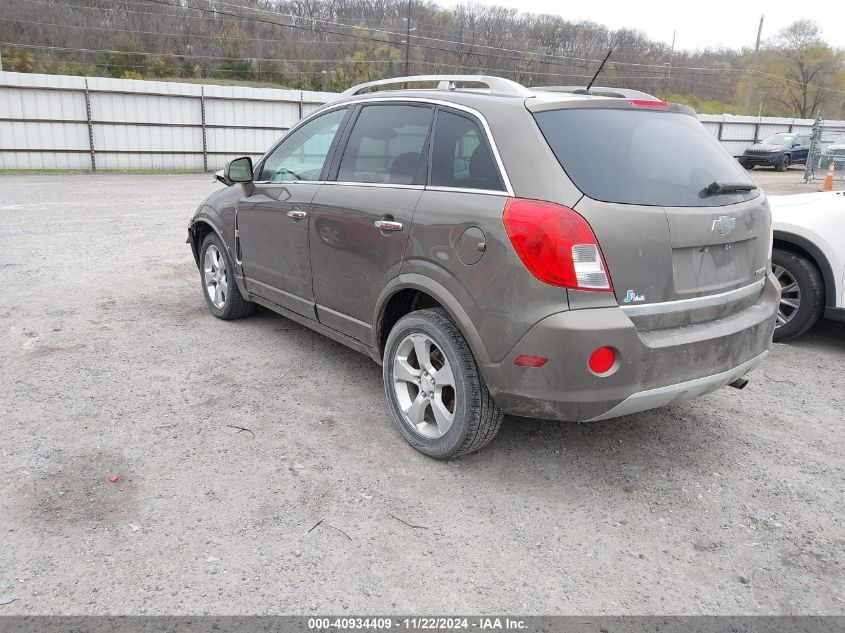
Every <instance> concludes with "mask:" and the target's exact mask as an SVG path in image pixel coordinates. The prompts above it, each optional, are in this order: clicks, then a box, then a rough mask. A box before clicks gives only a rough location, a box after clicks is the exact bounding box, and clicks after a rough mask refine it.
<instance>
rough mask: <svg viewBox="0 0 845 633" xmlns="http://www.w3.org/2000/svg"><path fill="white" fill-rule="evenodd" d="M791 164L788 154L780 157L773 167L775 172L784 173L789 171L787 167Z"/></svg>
mask: <svg viewBox="0 0 845 633" xmlns="http://www.w3.org/2000/svg"><path fill="white" fill-rule="evenodd" d="M791 164H792V159H791V158H790V157H789V154H784V155H783V156H781V159H780V160H779V161H778V162H777V164H776V165H775V171H786V170H787V169H789V166H790V165H791Z"/></svg>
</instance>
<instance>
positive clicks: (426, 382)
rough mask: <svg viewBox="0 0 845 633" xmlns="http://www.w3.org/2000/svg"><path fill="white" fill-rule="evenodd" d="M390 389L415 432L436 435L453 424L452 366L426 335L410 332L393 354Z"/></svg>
mask: <svg viewBox="0 0 845 633" xmlns="http://www.w3.org/2000/svg"><path fill="white" fill-rule="evenodd" d="M393 389H394V391H395V393H396V399H397V403H398V405H399V410H400V411H401V412H402V418H403V420H404V421H405V423H406V424H407V425H408V426H409V427H410V428H411V429H412V430H413V431H414V432H415V433H417V434H418V435H421V436H422V437H426V438H438V437H442V436H443V435H445V434H446V433H447V432H448V431H449V429H450V428H451V427H452V422H453V421H454V418H455V405H456V401H457V396H458V394H457V390H456V388H455V377H454V374H453V373H452V367H451V365H450V364H449V361H448V359H447V358H446V355H445V354H444V353H443V351H442V350H441V348H440V346H439V345H438V344H437V343H436V342H435V341H434V340H433V339H431V338H430V337H429V336H427V335H425V334H421V333H414V334H409V335H408V336H406V337H405V338H404V339H402V341H401V342H400V343H399V345H398V346H397V348H396V354H395V356H394V358H393Z"/></svg>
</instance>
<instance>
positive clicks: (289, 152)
mask: <svg viewBox="0 0 845 633" xmlns="http://www.w3.org/2000/svg"><path fill="white" fill-rule="evenodd" d="M345 115H346V108H341V109H339V110H332V111H331V112H327V113H326V114H323V115H321V116H318V117H317V118H316V119H314V120H313V121H309V122H308V123H306V124H305V125H303V126H302V127H300V128H299V129H297V130H296V131H294V132H293V133H292V134H290V135H289V136H287V137H285V139H284V140H283V141H282V143H281V144H280V145H279V146H278V147H277V148H276V149H274V150H273V152H272V153H271V154H270V156H268V157H267V160H265V161H264V165H263V166H262V168H261V175H260V177H259V180H270V181H273V182H283V181H290V180H319V179H320V172H321V171H322V170H323V163H325V162H326V155H327V154H328V153H329V148H331V145H332V141H333V140H334V136H335V134H336V133H337V128H338V127H339V126H340V122H341V121H343V117H344V116H345Z"/></svg>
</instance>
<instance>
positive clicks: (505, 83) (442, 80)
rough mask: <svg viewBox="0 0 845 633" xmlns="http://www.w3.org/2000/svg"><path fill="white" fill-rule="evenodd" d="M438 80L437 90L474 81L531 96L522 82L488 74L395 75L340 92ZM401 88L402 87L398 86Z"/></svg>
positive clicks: (496, 91)
mask: <svg viewBox="0 0 845 633" xmlns="http://www.w3.org/2000/svg"><path fill="white" fill-rule="evenodd" d="M434 82H437V88H436V89H437V90H459V88H458V84H464V83H474V84H484V85H486V86H487V88H488V89H489V90H490V94H495V95H501V96H506V97H530V96H531V94H532V93H531V91H530V90H528V88H526V87H525V86H523V85H522V84H518V83H516V82H515V81H511V80H510V79H503V78H502V77H490V76H488V75H416V76H411V77H395V78H393V79H379V80H378V81H369V82H367V83H364V84H358V85H357V86H352V87H351V88H350V89H349V90H346V91H344V92H342V93H341V94H340V97H354V96H355V95H357V94H360V93H361V92H362V91H364V90H366V89H367V88H373V87H375V86H390V85H394V84H408V83H434ZM396 89H397V90H401V88H396Z"/></svg>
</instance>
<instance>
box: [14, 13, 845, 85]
mask: <svg viewBox="0 0 845 633" xmlns="http://www.w3.org/2000/svg"><path fill="white" fill-rule="evenodd" d="M31 1H32V2H39V3H41V4H49V5H50V6H62V7H75V8H80V9H89V10H96V9H97V7H91V6H81V5H68V4H65V3H63V4H62V5H56V4H55V3H52V2H47V1H45V0H31ZM135 4H136V5H147V6H152V5H156V6H167V7H171V8H177V9H182V10H183V11H187V10H193V11H199V12H205V13H213V14H214V17H212V18H204V17H203V16H196V15H185V14H184V13H177V14H173V13H161V12H138V11H132V10H129V9H121V11H124V12H128V13H136V14H141V15H155V16H163V17H178V18H188V19H202V20H226V19H227V18H223V17H220V16H221V15H224V16H227V17H228V18H229V19H230V21H238V22H259V23H265V24H269V25H272V26H276V27H283V28H290V29H296V30H304V31H310V30H313V28H311V27H308V26H304V25H298V24H285V23H280V22H276V21H272V20H267V19H262V18H259V17H255V16H243V15H238V14H233V13H227V12H225V11H222V10H218V9H207V8H203V7H195V6H189V5H174V4H172V3H171V2H167V1H166V0H148V1H146V2H145V1H143V0H138V1H137V2H135ZM217 4H221V5H224V6H230V7H232V6H234V7H236V8H238V9H245V10H248V11H256V12H259V13H266V14H270V15H281V16H287V17H291V18H292V19H294V20H299V21H305V22H311V23H312V24H316V23H317V22H319V23H321V24H330V25H335V26H342V27H345V28H355V29H361V30H365V31H368V32H376V33H380V34H384V35H388V36H389V35H400V36H401V35H402V34H401V33H398V32H393V31H385V30H379V29H370V28H367V27H359V26H351V25H346V24H342V23H339V22H332V21H329V20H322V19H312V18H307V17H303V16H296V15H293V14H276V13H273V12H270V11H266V10H262V9H254V8H250V7H242V6H239V5H232V4H229V3H225V2H218V3H217ZM57 26H58V25H57ZM78 28H88V27H78ZM95 28H100V29H102V30H108V29H104V28H102V27H95ZM120 31H123V30H120ZM323 31H324V32H326V33H331V34H334V35H339V36H340V37H347V38H352V39H357V40H367V41H373V42H377V43H380V44H386V45H389V46H394V47H398V46H401V44H398V43H396V42H393V41H391V40H390V39H386V40H385V39H382V38H376V37H370V36H366V35H360V34H353V33H341V32H337V31H330V30H328V29H323ZM127 32H132V31H129V30H127ZM145 33H148V34H153V33H150V32H145ZM157 34H160V35H164V34H161V33H157ZM172 35H173V36H178V34H172ZM185 35H191V34H185ZM198 37H213V36H198ZM414 37H417V39H427V40H430V41H438V42H444V43H454V44H456V45H458V46H473V47H481V48H486V49H488V50H497V51H502V52H517V53H519V54H523V55H528V56H530V57H531V58H532V59H521V58H518V57H513V56H502V55H494V54H490V53H479V52H472V51H464V50H460V49H452V48H443V47H437V46H431V45H425V44H416V47H417V48H423V49H426V50H434V51H440V52H446V53H452V54H457V55H468V56H475V57H485V58H491V57H492V58H494V59H496V60H502V59H506V60H509V61H515V62H518V63H525V62H529V63H530V62H532V61H533V62H536V63H540V64H546V65H555V66H566V65H567V64H565V63H564V62H563V61H548V60H544V59H537V57H538V56H540V57H552V58H555V59H558V60H569V61H576V62H585V63H598V61H599V60H593V59H590V58H584V57H575V56H565V55H552V54H548V53H540V52H534V51H519V50H517V49H510V48H501V47H493V46H489V45H481V44H475V43H470V42H459V41H455V40H444V39H441V38H427V37H422V36H416V35H415V36H414ZM242 41H255V42H262V41H266V42H274V41H278V42H283V41H287V40H270V39H263V38H251V39H248V40H242ZM292 42H296V43H305V42H308V43H318V42H319V43H321V44H328V43H330V42H325V41H317V40H314V41H306V40H292ZM331 44H340V45H343V43H341V42H331ZM16 46H20V45H16ZM67 50H73V49H67ZM75 50H80V51H82V50H85V49H75ZM117 52H118V53H126V51H117ZM176 56H178V57H189V58H207V59H215V57H214V56H190V55H176ZM218 59H220V58H219V57H218ZM222 59H227V58H225V57H223V58H222ZM254 59H261V60H262V61H279V60H275V59H269V58H254ZM291 61H294V60H291ZM305 61H311V60H303V63H305ZM338 61H339V60H313V62H314V63H337V62H338ZM362 61H364V60H362ZM373 61H376V62H383V61H386V60H373ZM414 63H415V64H428V65H443V66H452V67H463V68H477V69H479V70H488V71H490V70H493V69H491V68H486V67H471V66H467V65H455V64H449V63H448V62H442V63H437V62H423V61H415V62H414ZM612 64H613V66H630V67H632V68H643V69H661V70H662V69H664V68H665V65H664V64H654V63H652V64H647V63H641V62H623V61H619V62H612ZM585 68H586V67H585ZM673 68H674V69H675V70H687V71H692V72H702V73H723V72H731V73H758V72H759V71H756V70H753V69H752V70H749V69H740V68H721V69H716V68H707V67H696V66H673ZM508 72H524V73H530V74H534V75H549V76H566V77H581V76H582V75H571V74H570V75H566V74H564V73H543V72H540V71H536V72H532V71H508ZM759 74H762V75H765V76H768V77H771V78H773V79H777V80H780V81H783V82H788V83H793V84H796V85H799V86H803V85H807V86H808V87H813V88H817V89H819V90H824V91H827V92H833V93H835V94H845V91H840V90H836V89H832V88H826V87H823V86H817V85H815V84H802V83H801V82H799V81H796V80H791V79H788V78H786V77H782V76H778V75H773V74H771V73H759ZM585 75H586V72H585ZM631 78H632V79H642V80H646V79H649V78H647V77H639V76H634V77H631Z"/></svg>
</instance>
